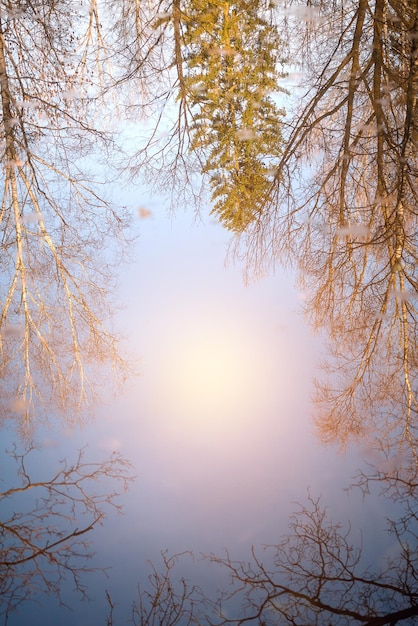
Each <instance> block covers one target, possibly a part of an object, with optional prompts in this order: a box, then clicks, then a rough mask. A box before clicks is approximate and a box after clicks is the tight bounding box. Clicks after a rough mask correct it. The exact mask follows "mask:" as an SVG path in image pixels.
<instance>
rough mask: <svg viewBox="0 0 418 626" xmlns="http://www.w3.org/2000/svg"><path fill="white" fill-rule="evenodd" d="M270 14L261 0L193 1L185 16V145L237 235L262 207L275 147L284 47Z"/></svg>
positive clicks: (216, 210) (279, 140) (276, 152)
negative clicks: (188, 121)
mask: <svg viewBox="0 0 418 626" xmlns="http://www.w3.org/2000/svg"><path fill="white" fill-rule="evenodd" d="M272 18H273V15H272V11H271V9H269V4H268V3H266V2H265V1H264V0H257V1H253V2H248V1H246V0H240V1H238V2H228V1H226V2H215V1H211V2H206V1H205V2H204V1H203V0H191V2H190V4H189V5H188V7H187V8H186V10H185V12H184V15H183V19H184V22H185V28H184V35H183V42H184V53H183V58H184V63H185V67H186V70H185V79H184V87H185V90H186V93H187V94H188V97H189V100H190V107H191V111H192V113H193V123H192V126H191V128H192V140H191V145H190V149H191V150H192V151H197V152H199V153H200V154H201V155H202V157H201V158H202V172H203V173H207V174H209V177H210V178H209V180H210V186H211V189H212V198H213V200H214V201H215V204H214V206H213V209H212V212H213V213H215V214H216V215H217V216H218V217H219V219H220V221H221V222H222V224H223V225H224V226H225V227H226V228H228V229H229V230H232V231H235V232H242V231H243V230H244V229H245V228H246V227H247V226H248V224H249V223H251V222H252V221H253V220H255V219H256V218H257V215H258V214H259V213H260V211H261V210H262V206H263V203H264V201H265V196H266V193H267V192H268V190H269V188H270V185H271V176H269V174H270V172H271V161H272V159H274V158H277V157H278V156H279V155H280V152H281V144H282V137H281V132H280V117H281V116H282V115H283V110H282V109H280V108H278V106H277V104H276V102H275V100H274V94H275V93H276V94H277V92H279V91H280V88H279V86H278V76H279V74H278V63H279V51H280V49H282V48H283V44H282V42H281V40H280V37H279V34H278V31H277V29H276V27H275V25H274V23H273V19H272Z"/></svg>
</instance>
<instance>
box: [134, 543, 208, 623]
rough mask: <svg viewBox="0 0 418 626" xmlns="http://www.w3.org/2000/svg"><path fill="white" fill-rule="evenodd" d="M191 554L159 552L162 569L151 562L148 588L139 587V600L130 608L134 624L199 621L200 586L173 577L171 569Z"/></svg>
mask: <svg viewBox="0 0 418 626" xmlns="http://www.w3.org/2000/svg"><path fill="white" fill-rule="evenodd" d="M186 554H187V555H190V553H185V552H184V553H182V554H176V555H174V556H168V555H167V553H166V552H162V553H161V557H162V569H161V570H160V569H157V568H156V566H155V565H154V564H152V563H149V565H150V567H151V574H150V575H149V576H148V587H147V588H145V587H144V588H141V587H140V586H138V600H137V601H136V602H134V604H133V608H132V621H133V623H134V624H135V626H160V625H162V624H164V626H192V625H193V624H195V625H196V626H197V625H198V624H200V623H201V621H199V615H198V612H197V607H198V606H199V602H198V598H200V597H201V592H200V589H199V588H198V587H196V586H190V584H189V583H188V581H187V580H186V579H184V578H183V577H180V578H179V579H175V580H173V575H172V570H173V568H174V567H175V566H176V565H178V563H179V560H180V559H181V558H182V557H184V556H185V555H186Z"/></svg>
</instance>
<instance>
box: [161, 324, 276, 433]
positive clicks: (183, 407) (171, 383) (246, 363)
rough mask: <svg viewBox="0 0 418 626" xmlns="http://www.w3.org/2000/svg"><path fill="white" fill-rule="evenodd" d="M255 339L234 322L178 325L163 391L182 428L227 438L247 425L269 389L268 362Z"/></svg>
mask: <svg viewBox="0 0 418 626" xmlns="http://www.w3.org/2000/svg"><path fill="white" fill-rule="evenodd" d="M172 330H173V329H172ZM254 334H255V333H251V335H250V333H249V332H248V329H245V327H243V326H241V327H240V326H239V325H236V324H233V323H232V322H230V323H227V322H224V323H220V322H218V323H214V322H210V321H208V322H206V323H205V322H201V323H196V324H195V325H193V326H191V325H190V324H187V325H179V327H177V328H176V329H175V331H174V332H173V333H172V334H171V335H170V336H168V337H167V338H166V340H165V342H164V349H163V351H162V354H161V352H160V357H162V358H161V362H160V376H159V387H160V393H161V400H162V402H163V405H164V408H165V410H167V411H168V412H169V414H170V415H171V416H175V420H176V424H177V425H180V426H183V427H186V428H187V429H188V430H190V429H191V430H192V431H195V432H197V431H202V430H203V431H205V433H208V434H209V433H211V432H212V433H213V434H219V433H220V432H222V433H224V434H225V433H227V432H228V431H230V430H231V429H232V430H234V429H235V428H239V427H240V426H242V425H243V423H244V422H246V423H248V420H249V419H251V418H252V416H253V415H254V413H255V412H257V408H260V407H261V405H262V404H263V391H262V390H263V388H265V386H266V380H265V378H266V376H265V374H266V372H265V371H263V369H264V368H263V363H264V365H265V361H266V359H265V358H263V354H262V350H261V348H260V346H258V345H257V343H256V340H254V338H253V337H254Z"/></svg>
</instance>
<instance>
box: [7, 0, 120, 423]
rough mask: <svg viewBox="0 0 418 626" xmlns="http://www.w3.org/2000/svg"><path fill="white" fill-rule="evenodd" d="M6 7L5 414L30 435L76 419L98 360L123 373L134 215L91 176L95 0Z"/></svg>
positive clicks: (100, 141) (103, 142)
mask: <svg viewBox="0 0 418 626" xmlns="http://www.w3.org/2000/svg"><path fill="white" fill-rule="evenodd" d="M0 9H1V13H0V88H1V94H0V95H1V108H0V113H1V116H0V130H1V150H2V163H3V167H2V170H1V176H2V181H1V182H2V184H1V188H2V195H1V209H0V234H1V243H0V245H1V251H2V254H1V261H0V264H1V271H2V282H1V286H0V303H1V305H0V354H1V363H0V378H1V400H0V419H1V420H2V421H4V420H5V419H7V418H10V417H12V418H13V419H16V421H17V426H18V427H19V428H20V430H21V432H23V433H24V434H30V431H31V429H32V428H33V425H34V423H35V420H36V419H39V420H40V419H48V416H50V415H51V414H52V413H54V415H55V416H59V415H61V416H62V417H64V418H65V419H67V420H70V419H79V418H80V416H81V415H82V411H83V409H85V408H87V407H88V406H90V405H91V402H92V400H93V399H94V397H95V394H96V393H97V390H98V387H99V385H100V382H101V376H100V374H99V369H100V368H101V370H102V372H105V371H106V367H108V366H111V367H112V368H113V370H114V372H115V373H116V374H117V378H123V377H124V376H125V374H126V372H127V371H128V368H127V365H126V363H125V362H124V360H123V359H122V358H121V356H120V355H119V353H118V347H117V345H118V341H117V337H116V335H115V334H114V333H113V332H112V331H111V330H110V328H109V327H107V326H106V323H107V320H108V318H109V316H110V313H111V310H110V306H109V302H108V299H107V296H108V294H109V293H110V292H111V291H112V287H113V282H112V271H111V267H112V265H113V266H114V264H115V263H116V262H118V261H119V259H120V252H121V250H122V248H123V242H124V240H125V237H126V226H127V219H126V216H125V215H124V214H123V211H120V212H118V213H116V212H115V210H114V209H112V207H111V205H110V204H109V203H108V202H106V201H105V200H103V199H102V198H101V197H100V196H99V193H98V188H97V185H96V184H95V183H94V181H93V178H91V180H89V176H88V174H87V171H88V155H89V154H92V153H93V147H94V146H95V148H94V149H95V150H99V149H100V150H101V151H105V150H106V149H107V147H111V146H110V143H109V138H107V137H106V135H105V134H104V133H103V132H99V131H97V130H96V129H95V127H94V126H93V124H92V121H91V119H92V118H91V115H90V112H89V111H90V109H91V107H92V106H93V104H94V99H93V98H92V97H88V93H87V92H88V90H90V91H92V90H94V87H95V70H94V65H93V60H92V59H91V56H92V55H93V59H94V61H95V62H96V61H97V63H99V62H100V59H99V58H98V57H97V56H94V52H95V45H97V48H98V49H99V48H100V37H101V33H100V25H99V23H98V20H97V19H95V18H97V15H98V14H97V5H96V0H91V3H90V13H87V14H86V13H85V12H84V11H83V10H82V9H81V8H80V7H77V8H74V6H73V3H72V2H68V0H61V1H60V2H49V3H47V4H45V3H44V2H40V1H38V0H32V1H30V2H29V1H28V2H26V1H24V2H23V1H22V2H11V1H9V0H3V1H2V2H1V6H0ZM106 244H107V246H108V247H107V249H106V252H105V253H103V250H104V246H106ZM112 256H113V258H112ZM104 366H105V367H104Z"/></svg>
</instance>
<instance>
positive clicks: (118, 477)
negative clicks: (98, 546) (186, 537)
mask: <svg viewBox="0 0 418 626" xmlns="http://www.w3.org/2000/svg"><path fill="white" fill-rule="evenodd" d="M10 456H11V457H12V459H13V460H14V461H15V467H14V469H15V476H13V478H12V479H11V478H9V481H10V482H12V486H10V487H9V488H8V489H6V490H4V491H2V492H1V493H0V508H1V511H2V517H1V522H0V597H1V600H0V614H3V615H5V619H6V622H7V617H8V616H9V615H10V614H11V613H12V612H13V611H14V610H15V609H16V608H17V607H18V606H19V605H21V604H23V603H24V602H27V601H29V600H31V599H32V597H33V596H35V595H36V594H38V593H48V594H54V595H55V596H57V598H58V599H59V601H60V602H61V601H62V597H61V588H62V585H63V583H64V581H66V580H71V581H72V583H73V586H74V589H75V590H76V591H77V592H78V593H79V594H81V595H82V596H83V597H86V596H87V589H86V586H85V583H84V582H83V579H82V577H83V574H86V573H87V572H91V571H94V568H92V567H91V566H90V567H89V566H88V565H87V564H86V563H87V561H88V560H89V559H91V556H92V553H91V551H90V550H89V540H88V539H87V537H86V535H87V533H89V532H90V531H91V530H93V528H94V527H95V526H96V525H98V524H102V523H103V520H104V518H105V515H106V512H107V510H108V509H109V508H113V509H115V510H116V511H120V506H119V505H118V504H117V500H116V498H117V495H118V493H120V491H122V490H124V489H125V490H126V488H127V486H128V482H129V481H130V480H131V478H130V476H129V469H130V464H129V463H128V462H127V461H126V460H124V459H123V458H122V457H121V456H120V455H118V454H113V455H112V456H111V457H110V458H109V459H108V460H107V461H105V462H103V463H93V462H89V461H86V460H85V458H84V453H83V451H81V452H79V453H78V456H77V457H76V459H75V461H74V462H71V463H70V462H67V461H63V462H62V463H61V465H60V467H59V469H58V470H57V471H56V472H55V473H54V474H53V475H51V476H50V477H49V478H43V477H40V476H41V475H42V473H43V472H40V471H39V454H37V453H36V450H34V449H29V450H27V451H26V452H25V453H24V454H18V453H17V452H16V451H15V452H13V453H12V454H11V455H10ZM34 466H38V469H37V470H35V469H34ZM98 481H100V482H101V483H102V485H101V487H100V488H98ZM115 488H116V491H115Z"/></svg>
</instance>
